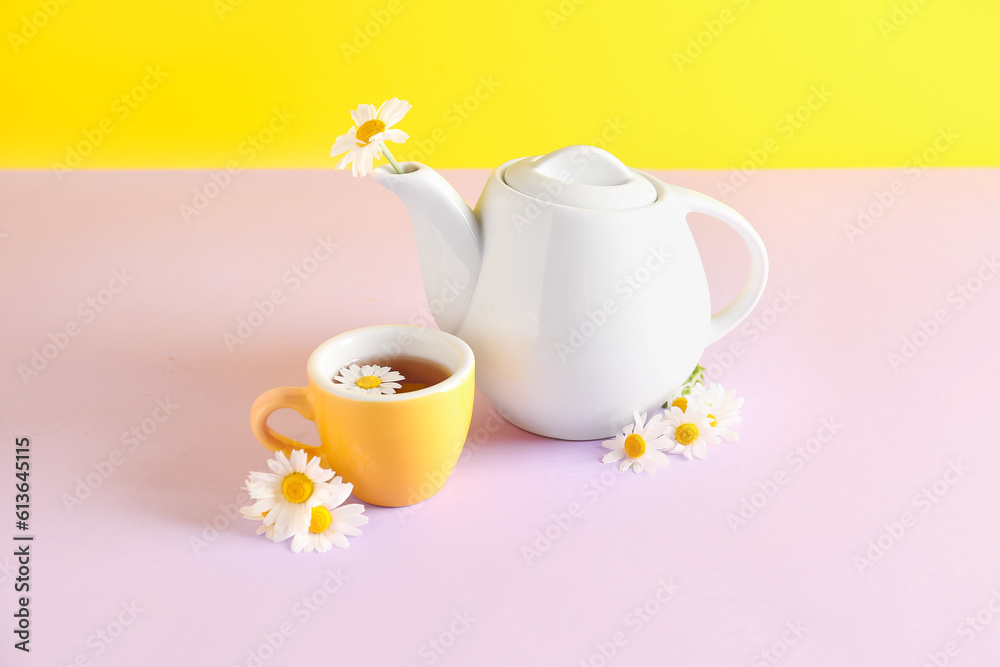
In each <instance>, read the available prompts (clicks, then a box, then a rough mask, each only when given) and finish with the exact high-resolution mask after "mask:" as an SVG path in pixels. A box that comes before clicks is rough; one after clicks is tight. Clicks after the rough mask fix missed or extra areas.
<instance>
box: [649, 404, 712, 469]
mask: <svg viewBox="0 0 1000 667" xmlns="http://www.w3.org/2000/svg"><path fill="white" fill-rule="evenodd" d="M663 422H664V424H665V425H666V437H667V438H668V440H669V443H670V448H669V449H667V451H668V452H670V453H671V454H683V455H684V456H685V457H686V458H688V459H690V458H691V457H692V456H694V457H695V458H699V459H703V458H705V456H706V455H707V454H708V447H707V445H708V444H713V445H714V444H716V443H717V442H719V436H718V435H716V434H715V429H714V428H713V427H712V423H711V421H710V420H709V418H708V408H707V407H706V406H704V405H692V404H689V405H688V408H687V410H686V411H685V410H681V409H680V407H678V406H674V407H671V408H670V409H669V410H667V411H666V412H665V413H664V415H663Z"/></svg>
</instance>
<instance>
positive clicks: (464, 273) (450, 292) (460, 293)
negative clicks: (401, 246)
mask: <svg viewBox="0 0 1000 667" xmlns="http://www.w3.org/2000/svg"><path fill="white" fill-rule="evenodd" d="M400 166H401V167H402V169H403V173H402V174H397V173H396V171H395V170H394V169H393V168H392V167H390V166H389V165H382V166H380V167H376V168H375V170H374V171H373V173H372V175H373V177H374V178H375V181H376V182H377V183H379V184H380V185H383V186H385V187H386V188H388V189H390V190H392V191H393V192H395V193H396V196H397V197H399V198H400V199H401V200H402V202H403V204H404V205H405V206H406V209H407V211H408V212H409V214H410V219H411V220H412V221H413V230H414V236H415V238H416V243H417V252H418V254H419V256H420V273H421V274H422V276H423V281H424V294H426V295H427V303H428V304H429V305H430V308H431V312H432V313H433V315H434V320H435V322H437V325H438V327H439V328H440V329H441V330H442V331H446V332H448V333H451V334H454V333H457V332H458V329H459V328H460V327H461V326H462V322H463V321H464V320H465V316H466V313H467V312H468V307H469V302H470V301H471V300H472V294H473V292H474V291H475V289H476V282H477V281H478V279H479V269H480V267H481V265H482V245H481V240H482V236H481V230H480V225H479V220H478V219H477V218H476V215H475V213H473V212H472V209H471V208H469V205H468V204H466V203H465V200H464V199H462V197H461V195H459V194H458V192H456V191H455V189H454V188H452V187H451V185H449V184H448V181H446V180H445V179H444V178H443V177H442V176H441V175H440V174H439V173H437V172H436V171H434V170H433V169H431V168H430V167H428V166H427V165H424V164H421V163H419V162H402V163H400Z"/></svg>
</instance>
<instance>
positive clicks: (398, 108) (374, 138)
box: [330, 97, 411, 176]
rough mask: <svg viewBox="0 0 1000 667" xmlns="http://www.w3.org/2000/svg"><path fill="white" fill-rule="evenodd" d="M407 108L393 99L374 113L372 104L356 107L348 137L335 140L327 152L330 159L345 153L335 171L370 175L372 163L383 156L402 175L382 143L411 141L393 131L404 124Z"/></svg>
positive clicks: (400, 133) (400, 101) (406, 136)
mask: <svg viewBox="0 0 1000 667" xmlns="http://www.w3.org/2000/svg"><path fill="white" fill-rule="evenodd" d="M410 108H411V107H410V103H409V102H406V101H405V100H400V99H396V98H395V97H394V98H392V99H391V100H386V101H385V102H383V103H382V106H380V107H379V108H378V110H377V111H376V109H375V106H374V105H372V104H359V105H358V108H357V109H355V110H353V111H351V118H352V119H353V120H354V126H353V127H351V129H349V130H348V131H347V134H342V135H340V136H339V137H337V140H336V141H335V142H334V143H333V148H331V149H330V157H334V156H336V155H340V154H341V153H343V152H344V151H347V155H345V156H344V157H343V159H342V160H341V161H340V162H339V163H337V169H346V168H347V165H349V164H350V165H351V173H352V174H354V176H367V175H368V174H370V173H371V171H372V162H373V161H374V160H376V159H377V158H380V157H382V154H383V153H385V156H386V158H388V160H389V162H390V163H391V164H392V166H393V168H394V169H395V170H396V173H398V174H402V173H403V171H402V169H400V168H399V164H397V163H396V160H395V159H393V157H392V154H391V153H390V152H389V149H388V148H386V146H385V142H386V141H394V142H396V143H398V144H401V143H403V142H404V141H406V140H407V139H409V138H410V137H409V135H408V134H406V132H403V131H402V130H399V129H392V126H393V125H395V124H396V123H398V122H399V121H401V120H403V116H405V115H406V112H407V111H409V110H410Z"/></svg>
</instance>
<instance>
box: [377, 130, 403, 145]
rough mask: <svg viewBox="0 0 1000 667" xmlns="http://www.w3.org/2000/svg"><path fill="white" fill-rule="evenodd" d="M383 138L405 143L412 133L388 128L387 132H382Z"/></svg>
mask: <svg viewBox="0 0 1000 667" xmlns="http://www.w3.org/2000/svg"><path fill="white" fill-rule="evenodd" d="M382 138H383V139H385V140H386V141H392V142H394V143H397V144H401V143H404V142H405V141H406V140H407V139H409V138H410V135H408V134H407V133H406V132H403V131H402V130H386V131H385V132H383V133H382Z"/></svg>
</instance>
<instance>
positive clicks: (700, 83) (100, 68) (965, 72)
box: [0, 0, 1000, 169]
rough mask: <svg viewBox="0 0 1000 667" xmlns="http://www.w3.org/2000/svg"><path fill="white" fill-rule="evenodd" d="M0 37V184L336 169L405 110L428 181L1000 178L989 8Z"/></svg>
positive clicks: (102, 7)
mask: <svg viewBox="0 0 1000 667" xmlns="http://www.w3.org/2000/svg"><path fill="white" fill-rule="evenodd" d="M0 28H2V31H3V34H4V40H3V41H4V43H3V44H2V45H0V90H2V91H3V93H2V94H3V102H4V103H3V104H2V105H0V167H4V168H40V169H49V168H53V165H54V164H56V163H61V164H62V163H67V162H73V163H74V164H69V165H68V166H80V167H82V168H134V167H137V168H157V167H163V168H184V167H197V168H204V167H220V166H223V165H225V164H226V163H227V162H229V161H233V160H235V161H237V162H238V163H239V164H240V165H241V166H243V167H251V168H258V167H272V168H273V167H321V168H323V167H326V168H329V167H332V166H333V161H332V160H331V159H330V157H329V148H330V145H331V144H332V142H333V140H334V138H335V137H336V135H338V134H341V133H343V132H345V131H346V130H347V128H348V127H349V126H350V117H349V116H348V113H347V111H348V109H350V108H353V107H354V106H356V105H357V104H358V103H359V102H371V103H374V104H376V105H377V104H379V103H381V101H382V100H383V99H385V98H387V97H392V96H398V97H400V98H403V99H407V100H409V101H410V102H411V103H412V104H413V107H414V108H413V110H412V111H411V112H410V114H409V115H408V116H407V118H406V119H405V120H404V121H403V123H402V124H401V125H400V127H401V128H402V129H404V130H405V131H407V132H408V133H409V134H410V135H411V137H412V138H411V141H410V142H408V143H407V144H405V145H403V146H399V147H396V150H395V151H394V152H395V154H396V155H397V157H398V158H399V159H414V158H417V159H420V158H422V159H423V161H425V162H428V163H429V164H432V165H434V166H437V167H490V166H495V165H496V164H498V163H500V162H501V161H503V160H506V159H509V158H512V157H518V156H522V155H531V154H538V153H543V152H547V151H549V150H552V149H554V148H558V147H560V146H563V145H567V144H571V143H592V142H595V141H597V142H598V143H600V142H601V141H604V140H610V143H609V144H608V148H609V149H610V150H612V152H614V153H616V154H618V155H619V156H620V157H622V158H623V159H625V160H626V162H628V163H630V164H632V165H634V166H636V167H645V168H686V167H694V168H732V167H737V166H739V165H740V164H741V163H743V162H744V161H745V160H755V161H756V162H757V164H759V165H762V166H764V167H768V168H770V167H817V166H869V165H884V166H902V165H904V164H906V163H907V162H908V161H910V160H912V159H914V156H917V158H918V159H923V158H920V157H919V156H920V155H922V154H923V155H924V156H925V157H927V158H928V159H930V158H933V160H932V161H933V163H934V164H936V165H939V166H940V165H986V164H998V163H1000V39H998V34H1000V3H997V2H996V1H995V0H979V1H976V0H965V1H964V2H963V1H958V2H945V1H944V0H905V1H903V0H844V1H842V2H810V1H807V0H709V1H705V2H681V1H680V0H667V1H663V0H659V1H658V0H643V1H635V2H628V0H614V1H612V0H548V1H544V0H504V1H503V2H486V1H484V0H466V1H464V2H459V1H458V0H354V1H352V2H337V1H335V0H327V1H325V2H318V1H315V0H305V1H303V2H275V1H274V0H270V1H269V0H200V1H198V2H192V1H190V0H174V1H160V2H155V1H152V2H138V1H136V0H129V1H125V0H4V2H3V3H2V6H0ZM366 29H367V31H368V32H369V33H371V34H372V35H373V36H371V37H369V36H367V35H365V34H364V32H365V30H366ZM699 41H700V42H701V45H699V44H698V42H699ZM685 59H686V60H685ZM810 105H811V107H812V108H810ZM796 114H798V119H796V117H795V115H796ZM949 128H950V129H949ZM602 135H603V137H604V139H602ZM944 136H949V137H950V138H949V139H948V140H947V141H945V140H943V139H942V137H944ZM250 137H255V138H256V139H255V141H256V143H257V146H256V147H255V146H253V145H252V144H253V142H251V141H249V138H250ZM420 141H422V142H423V150H422V151H421V146H420V145H419V143H418V142H420ZM935 141H937V147H938V149H942V150H933V151H932V150H931V149H932V148H933V147H934V146H935ZM946 144H947V145H946ZM88 147H90V148H92V150H91V151H88ZM74 152H79V153H83V152H89V154H88V155H85V156H84V155H78V156H77V157H76V158H74V157H73V153H74ZM77 158H78V165H77V164H75V163H76V161H77Z"/></svg>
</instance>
